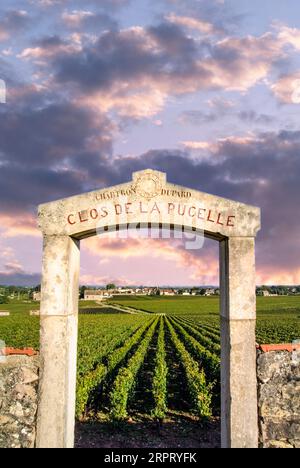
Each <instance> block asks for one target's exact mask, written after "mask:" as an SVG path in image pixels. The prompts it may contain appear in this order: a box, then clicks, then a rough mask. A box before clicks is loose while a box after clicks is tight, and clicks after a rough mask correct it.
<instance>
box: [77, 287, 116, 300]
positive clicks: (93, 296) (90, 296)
mask: <svg viewBox="0 0 300 468" xmlns="http://www.w3.org/2000/svg"><path fill="white" fill-rule="evenodd" d="M110 297H112V294H111V293H110V291H107V290H105V289H86V290H85V291H84V300H85V301H102V300H103V299H109V298H110Z"/></svg>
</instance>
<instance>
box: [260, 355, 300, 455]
mask: <svg viewBox="0 0 300 468" xmlns="http://www.w3.org/2000/svg"><path fill="white" fill-rule="evenodd" d="M277 348H278V350H274V351H269V352H264V351H263V350H260V351H259V352H258V359H257V371H258V399H259V430H260V447H263V448H300V349H298V350H294V351H287V350H281V349H280V347H277ZM273 349H276V348H275V347H273Z"/></svg>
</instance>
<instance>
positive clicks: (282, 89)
mask: <svg viewBox="0 0 300 468" xmlns="http://www.w3.org/2000/svg"><path fill="white" fill-rule="evenodd" d="M271 89H272V91H273V93H274V95H275V96H276V98H277V99H278V100H279V101H280V102H282V103H285V104H300V72H297V73H293V74H291V75H286V76H283V77H282V78H280V80H278V81H277V83H275V84H274V85H272V86H271Z"/></svg>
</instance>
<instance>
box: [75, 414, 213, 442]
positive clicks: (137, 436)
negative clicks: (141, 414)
mask: <svg viewBox="0 0 300 468" xmlns="http://www.w3.org/2000/svg"><path fill="white" fill-rule="evenodd" d="M75 446H76V448H220V421H219V420H214V421H213V422H211V423H209V424H208V425H207V426H206V427H204V426H201V424H200V423H199V422H198V421H192V420H190V419H188V418H186V419H185V418H183V417H180V418H176V417H173V418H172V419H168V420H167V421H166V422H165V423H164V424H163V425H162V426H161V427H159V426H158V424H157V423H155V422H145V421H144V422H143V421H142V422H131V423H129V422H126V423H121V424H120V423H119V424H112V423H94V424H93V423H77V427H76V445H75Z"/></svg>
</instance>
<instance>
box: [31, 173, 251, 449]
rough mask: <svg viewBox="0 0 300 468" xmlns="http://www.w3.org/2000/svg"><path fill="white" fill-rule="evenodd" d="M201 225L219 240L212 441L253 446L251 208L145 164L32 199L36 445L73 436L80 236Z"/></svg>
mask: <svg viewBox="0 0 300 468" xmlns="http://www.w3.org/2000/svg"><path fill="white" fill-rule="evenodd" d="M149 223H152V225H153V224H154V225H156V226H157V227H161V228H162V227H168V228H169V229H177V230H182V229H185V230H188V231H190V232H195V231H197V232H203V234H204V235H205V236H206V237H209V238H212V239H214V240H216V241H218V242H219V244H220V285H221V348H222V351H221V401H222V414H221V420H222V447H223V448H256V447H257V446H258V427H257V389H256V385H257V384H256V381H257V380H256V349H255V324H256V297H255V237H256V234H257V232H258V231H259V229H260V209H259V208H256V207H253V206H248V205H245V204H242V203H238V202H235V201H231V200H227V199H223V198H220V197H216V196H213V195H209V194H206V193H202V192H199V191H195V190H191V189H187V188H184V187H180V186H177V185H173V184H170V183H168V182H167V179H166V174H164V173H161V172H157V171H153V170H150V169H149V170H146V171H141V172H137V173H134V174H133V180H132V181H131V182H129V183H125V184H122V185H119V186H115V187H112V188H108V189H104V190H99V191H95V192H90V193H85V194H83V195H79V196H75V197H70V198H67V199H64V200H59V201H56V202H53V203H48V204H45V205H41V206H40V207H39V227H40V229H41V230H42V232H43V236H44V253H43V274H42V276H43V279H42V298H41V380H40V391H39V408H38V426H37V447H39V448H49V447H50V448H71V447H73V445H74V421H75V390H76V363H77V333H78V331H77V329H78V286H79V269H80V240H81V239H84V238H87V237H90V236H95V235H97V234H100V233H101V232H104V231H107V230H110V229H117V230H119V229H129V228H131V227H132V226H136V227H144V226H145V227H147V226H149Z"/></svg>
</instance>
